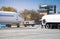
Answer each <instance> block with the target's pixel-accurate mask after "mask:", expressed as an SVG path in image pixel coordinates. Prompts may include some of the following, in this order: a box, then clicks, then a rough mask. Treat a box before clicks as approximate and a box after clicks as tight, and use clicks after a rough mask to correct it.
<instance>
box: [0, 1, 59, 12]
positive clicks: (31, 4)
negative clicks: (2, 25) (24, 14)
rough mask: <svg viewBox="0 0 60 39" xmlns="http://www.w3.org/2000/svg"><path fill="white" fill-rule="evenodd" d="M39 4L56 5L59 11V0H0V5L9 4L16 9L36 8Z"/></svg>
mask: <svg viewBox="0 0 60 39" xmlns="http://www.w3.org/2000/svg"><path fill="white" fill-rule="evenodd" d="M41 4H47V5H56V6H57V12H59V11H60V0H0V7H2V6H10V7H14V8H15V9H17V10H18V11H22V10H24V9H28V10H32V9H33V10H38V9H39V8H38V7H39V5H41Z"/></svg>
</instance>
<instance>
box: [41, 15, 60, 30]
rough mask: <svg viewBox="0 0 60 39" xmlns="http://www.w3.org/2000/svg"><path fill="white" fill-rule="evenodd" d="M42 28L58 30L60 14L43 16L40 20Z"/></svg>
mask: <svg viewBox="0 0 60 39" xmlns="http://www.w3.org/2000/svg"><path fill="white" fill-rule="evenodd" d="M41 24H42V27H45V28H50V29H52V28H59V29H60V14H50V15H45V16H43V17H42V19H41Z"/></svg>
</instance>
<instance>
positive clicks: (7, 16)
mask: <svg viewBox="0 0 60 39" xmlns="http://www.w3.org/2000/svg"><path fill="white" fill-rule="evenodd" d="M0 16H4V17H5V16H6V17H13V15H0Z"/></svg>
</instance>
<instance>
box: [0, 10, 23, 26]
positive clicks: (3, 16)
mask: <svg viewBox="0 0 60 39" xmlns="http://www.w3.org/2000/svg"><path fill="white" fill-rule="evenodd" d="M23 21H24V19H23V18H22V16H21V15H19V14H18V13H16V12H8V11H0V24H6V26H8V27H11V24H17V27H19V23H20V22H23Z"/></svg>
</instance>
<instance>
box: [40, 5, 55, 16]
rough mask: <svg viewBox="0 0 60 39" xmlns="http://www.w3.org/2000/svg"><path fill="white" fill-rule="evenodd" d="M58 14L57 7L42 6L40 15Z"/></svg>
mask: <svg viewBox="0 0 60 39" xmlns="http://www.w3.org/2000/svg"><path fill="white" fill-rule="evenodd" d="M54 13H56V5H40V6H39V14H40V15H41V14H42V15H47V14H54Z"/></svg>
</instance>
